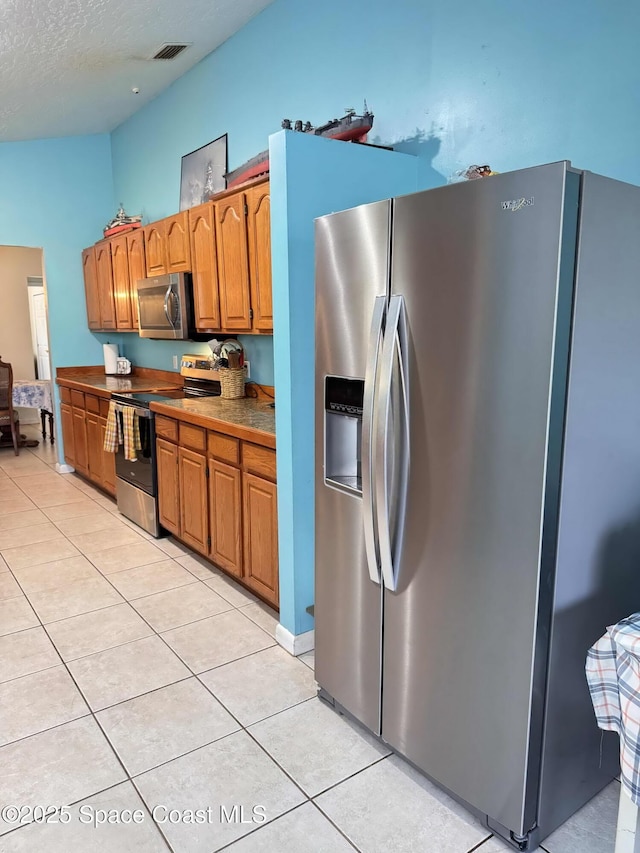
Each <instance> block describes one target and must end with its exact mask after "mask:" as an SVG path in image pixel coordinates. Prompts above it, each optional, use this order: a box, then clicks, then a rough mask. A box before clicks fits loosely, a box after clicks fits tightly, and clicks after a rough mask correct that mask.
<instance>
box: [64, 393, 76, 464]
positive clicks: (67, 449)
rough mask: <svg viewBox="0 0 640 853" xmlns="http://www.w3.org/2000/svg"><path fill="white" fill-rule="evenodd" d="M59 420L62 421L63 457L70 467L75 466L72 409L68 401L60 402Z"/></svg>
mask: <svg viewBox="0 0 640 853" xmlns="http://www.w3.org/2000/svg"><path fill="white" fill-rule="evenodd" d="M60 420H61V421H62V442H63V444H64V458H65V462H67V463H68V464H69V465H71V466H72V467H74V468H75V467H76V456H75V452H74V451H75V442H74V440H73V410H72V408H71V406H70V405H69V404H68V403H61V404H60Z"/></svg>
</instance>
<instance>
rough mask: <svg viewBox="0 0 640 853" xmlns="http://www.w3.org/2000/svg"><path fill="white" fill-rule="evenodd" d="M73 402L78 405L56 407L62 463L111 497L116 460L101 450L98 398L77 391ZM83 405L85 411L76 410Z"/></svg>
mask: <svg viewBox="0 0 640 853" xmlns="http://www.w3.org/2000/svg"><path fill="white" fill-rule="evenodd" d="M75 399H76V401H77V403H78V405H73V406H70V405H69V404H68V403H62V404H61V406H60V412H61V415H62V417H61V420H62V440H63V442H64V458H65V461H66V462H68V464H69V465H72V466H73V467H74V468H75V469H76V471H77V472H78V473H79V474H82V475H83V476H85V477H87V479H89V480H90V481H91V482H92V483H95V485H96V486H99V487H100V488H101V489H104V490H105V491H106V492H108V493H109V494H111V495H115V493H116V459H115V454H113V453H106V452H105V450H104V434H105V432H106V429H107V420H106V418H104V417H102V416H101V415H99V414H98V413H97V412H98V410H99V408H100V406H99V403H100V401H99V398H98V397H94V396H93V395H89V394H87V395H86V397H84V396H82V392H78V395H77V396H76V398H75ZM83 402H86V411H85V409H83V408H80V406H81V405H82V403H83Z"/></svg>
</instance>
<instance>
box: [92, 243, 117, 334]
mask: <svg viewBox="0 0 640 853" xmlns="http://www.w3.org/2000/svg"><path fill="white" fill-rule="evenodd" d="M95 253H96V279H97V282H98V302H99V304H100V328H101V329H115V328H116V309H115V305H114V301H113V269H112V265H111V243H110V242H109V240H103V241H102V242H100V243H96V246H95Z"/></svg>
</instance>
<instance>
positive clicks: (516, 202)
mask: <svg viewBox="0 0 640 853" xmlns="http://www.w3.org/2000/svg"><path fill="white" fill-rule="evenodd" d="M532 206H533V196H531V198H514V199H511V201H503V202H502V209H503V210H510V211H511V212H512V213H515V212H516V210H522V209H523V208H524V207H532Z"/></svg>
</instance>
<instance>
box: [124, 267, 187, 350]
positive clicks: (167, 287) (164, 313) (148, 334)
mask: <svg viewBox="0 0 640 853" xmlns="http://www.w3.org/2000/svg"><path fill="white" fill-rule="evenodd" d="M136 288H137V292H138V314H139V317H140V337H141V338H160V339H166V338H169V339H171V340H177V341H186V340H189V338H190V337H191V336H192V334H191V333H192V331H193V300H192V286H191V275H190V274H189V273H183V272H179V273H177V272H174V273H169V274H168V275H158V276H155V277H153V278H142V279H139V280H138V282H136Z"/></svg>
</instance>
